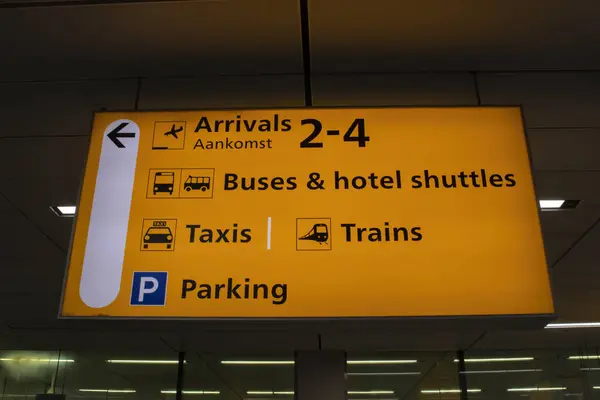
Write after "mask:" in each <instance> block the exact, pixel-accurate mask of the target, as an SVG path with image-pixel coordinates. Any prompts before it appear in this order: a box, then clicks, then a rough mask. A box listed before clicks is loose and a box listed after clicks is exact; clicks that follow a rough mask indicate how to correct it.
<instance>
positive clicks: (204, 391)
mask: <svg viewBox="0 0 600 400" xmlns="http://www.w3.org/2000/svg"><path fill="white" fill-rule="evenodd" d="M160 392H161V393H162V394H177V390H161V391H160ZM181 393H183V394H221V392H220V391H218V390H182V391H181Z"/></svg>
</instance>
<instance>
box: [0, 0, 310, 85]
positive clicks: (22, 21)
mask: <svg viewBox="0 0 600 400" xmlns="http://www.w3.org/2000/svg"><path fill="white" fill-rule="evenodd" d="M50 21H51V22H50ZM299 27H300V21H299V17H298V3H297V2H295V1H280V0H222V1H219V0H216V1H215V0H211V1H202V0H200V1H188V2H180V1H173V2H145V3H136V4H131V3H130V4H114V3H113V4H110V5H98V6H83V7H81V6H79V7H78V6H73V7H35V8H21V9H5V10H2V9H0V47H1V48H2V49H3V66H2V67H3V76H2V79H3V80H9V79H11V80H16V79H19V80H31V79H57V78H61V77H63V78H64V77H67V78H69V79H73V78H75V77H83V78H89V77H137V76H142V77H148V76H157V75H159V76H197V75H202V74H206V73H217V74H236V73H241V74H248V73H261V74H264V73H282V72H300V71H301V65H302V64H301V61H300V60H301V58H300V57H301V51H300V48H301V46H300V28H299ZM74 33H75V34H74ZM16 36H18V37H19V40H18V41H16V40H14V38H15V37H16ZM40 65H43V66H44V67H43V68H40V67H39V66H40Z"/></svg>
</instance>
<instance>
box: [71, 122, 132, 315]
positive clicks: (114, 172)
mask: <svg viewBox="0 0 600 400" xmlns="http://www.w3.org/2000/svg"><path fill="white" fill-rule="evenodd" d="M123 124H126V125H123ZM121 125H123V126H121ZM119 127H120V129H119ZM109 135H110V137H109ZM139 141H140V128H139V126H138V125H137V124H136V123H135V122H133V121H131V120H127V119H120V120H117V121H114V122H112V123H111V124H110V125H108V127H107V128H106V130H105V131H104V136H103V138H102V151H101V153H100V163H99V165H98V175H97V178H96V187H95V189H94V200H93V203H92V213H91V216H90V224H89V230H88V236H87V241H86V245H85V255H84V258H83V270H82V274H81V283H80V286H79V295H80V297H81V300H83V302H84V303H85V304H87V305H88V306H89V307H92V308H101V307H106V306H107V305H109V304H110V303H112V302H113V301H114V300H115V299H116V298H117V295H118V294H119V289H120V287H121V276H122V274H123V258H124V257H125V243H126V241H127V227H128V225H129V209H130V207H131V197H132V195H133V182H134V179H135V165H136V161H137V154H138V147H139V146H138V145H139Z"/></svg>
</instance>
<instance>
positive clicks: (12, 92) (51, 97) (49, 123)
mask: <svg viewBox="0 0 600 400" xmlns="http://www.w3.org/2000/svg"><path fill="white" fill-rule="evenodd" d="M2 15H3V13H2V11H1V10H0V20H1V19H2ZM0 32H2V28H1V22H0ZM1 41H2V34H1V33H0V42H1ZM4 57H8V56H7V55H6V54H5V55H4ZM7 59H8V58H4V60H7ZM4 66H5V64H3V68H4ZM2 77H6V75H4V74H3V75H2V76H0V79H1V78H2ZM136 90H137V80H135V79H134V80H127V79H123V80H104V81H93V82H91V81H87V82H85V81H70V82H39V83H0V120H2V121H3V125H2V126H3V129H2V130H1V131H0V138H2V137H23V136H43V135H59V136H65V135H83V136H87V135H89V132H90V129H91V127H92V120H93V117H94V111H100V110H101V109H108V110H115V109H131V108H133V107H134V104H135V94H136Z"/></svg>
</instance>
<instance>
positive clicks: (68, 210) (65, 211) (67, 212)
mask: <svg viewBox="0 0 600 400" xmlns="http://www.w3.org/2000/svg"><path fill="white" fill-rule="evenodd" d="M50 209H51V210H52V211H53V212H54V214H56V215H58V216H59V217H73V216H74V215H75V211H77V207H75V206H50Z"/></svg>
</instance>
